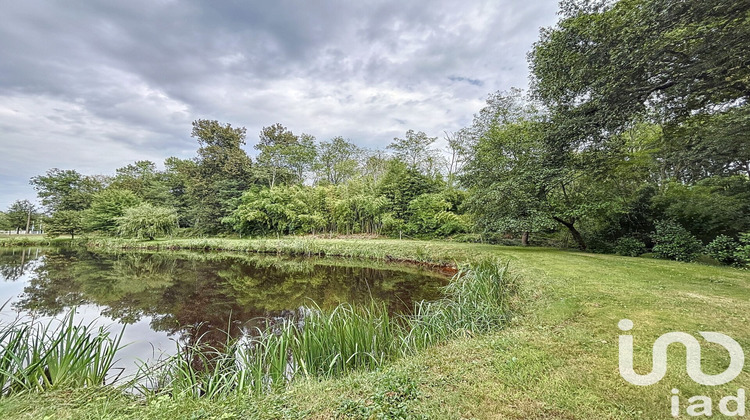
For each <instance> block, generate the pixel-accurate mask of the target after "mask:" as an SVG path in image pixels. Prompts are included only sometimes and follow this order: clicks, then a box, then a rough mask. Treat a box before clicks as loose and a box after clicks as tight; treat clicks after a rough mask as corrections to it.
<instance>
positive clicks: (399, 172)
mask: <svg viewBox="0 0 750 420" xmlns="http://www.w3.org/2000/svg"><path fill="white" fill-rule="evenodd" d="M440 187H441V186H440V184H439V183H438V182H436V181H435V180H434V179H431V178H430V177H428V176H426V175H424V174H422V173H421V172H420V171H418V170H417V169H415V168H411V167H408V166H407V165H406V164H405V163H404V162H402V161H400V160H391V161H390V162H389V164H388V169H387V170H386V172H385V174H384V175H383V176H382V178H381V179H380V180H379V181H378V185H377V194H378V195H382V196H384V197H385V198H386V199H388V201H389V202H390V203H391V211H392V213H393V217H395V218H397V219H401V220H408V219H409V216H410V212H409V203H411V202H412V200H414V199H415V198H417V197H419V196H420V195H422V194H427V193H433V192H438V191H439V189H440Z"/></svg>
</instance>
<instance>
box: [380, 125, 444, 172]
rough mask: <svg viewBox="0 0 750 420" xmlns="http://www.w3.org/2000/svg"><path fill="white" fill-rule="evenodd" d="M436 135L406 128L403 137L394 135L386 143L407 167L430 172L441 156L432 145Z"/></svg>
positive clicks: (436, 165)
mask: <svg viewBox="0 0 750 420" xmlns="http://www.w3.org/2000/svg"><path fill="white" fill-rule="evenodd" d="M436 140H437V137H430V136H428V135H427V134H425V133H424V132H422V131H419V132H415V131H414V130H408V131H407V132H406V135H405V136H404V137H403V138H400V137H395V138H394V139H393V141H392V142H391V143H390V144H389V145H388V149H391V150H393V153H394V155H395V157H396V159H398V160H400V161H402V162H404V163H405V164H406V166H408V167H409V169H413V170H418V171H420V172H422V173H426V174H432V173H433V172H435V170H436V168H437V167H438V166H439V165H438V161H439V159H440V158H441V156H440V155H439V154H438V152H437V151H436V150H435V149H433V147H432V145H433V143H435V141H436Z"/></svg>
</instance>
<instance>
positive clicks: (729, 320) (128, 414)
mask: <svg viewBox="0 0 750 420" xmlns="http://www.w3.org/2000/svg"><path fill="white" fill-rule="evenodd" d="M122 244H124V242H118V241H107V242H106V243H105V242H100V243H98V245H99V246H107V247H117V246H120V245H122ZM127 245H128V246H141V245H147V246H150V247H155V246H158V247H160V248H163V249H168V248H177V247H180V248H194V249H208V248H211V249H232V250H238V251H262V252H280V253H296V254H310V255H312V254H326V255H340V256H352V257H355V256H356V257H368V258H375V259H388V258H392V259H405V260H413V261H420V262H430V263H441V264H444V263H452V262H459V263H460V262H464V261H469V260H476V259H480V258H483V257H487V256H492V257H499V258H501V259H503V260H505V261H508V262H509V263H510V267H511V270H512V271H513V272H514V273H516V274H518V275H519V276H520V278H521V287H522V295H523V307H522V313H521V314H520V316H519V317H518V318H516V320H515V321H514V322H513V324H512V325H511V326H510V327H508V328H506V329H504V330H502V331H499V332H495V333H491V334H487V335H479V336H474V337H466V338H460V339H454V340H452V341H450V342H448V343H447V344H443V345H439V346H436V347H430V348H428V349H426V350H422V351H420V352H419V353H417V354H416V355H414V356H409V357H406V358H403V359H400V360H397V361H395V362H393V363H390V364H388V365H386V367H385V368H382V369H380V370H378V371H375V372H355V373H351V374H347V375H345V376H343V377H340V378H337V379H329V380H320V381H300V382H297V383H295V384H294V385H292V386H291V387H290V388H289V389H287V390H284V391H280V392H278V393H274V394H270V395H268V396H264V397H261V398H241V399H231V400H226V399H225V400H209V399H200V398H196V399H189V398H182V399H170V398H167V397H159V398H157V399H154V400H151V401H148V402H147V403H144V402H143V401H140V400H137V399H133V398H130V397H126V396H124V395H122V394H120V393H118V392H116V391H113V390H109V389H104V390H99V389H79V390H75V391H55V392H50V393H46V394H26V395H21V396H15V397H11V398H7V399H4V400H3V401H2V404H1V405H0V417H2V418H45V417H49V418H171V419H174V418H248V417H249V418H307V417H310V418H331V417H333V418H336V417H339V418H394V417H395V418H399V417H402V418H447V419H452V418H462V417H463V418H517V419H524V418H564V419H569V418H582V419H588V418H623V419H626V418H654V419H656V418H669V417H670V415H669V411H670V404H669V398H670V397H671V395H672V394H671V392H670V391H671V390H672V389H673V388H677V389H679V390H680V396H681V399H680V404H681V407H682V410H681V412H682V415H683V416H685V407H686V406H687V405H688V404H687V402H686V401H687V398H688V397H690V396H693V395H706V396H709V397H712V398H713V400H714V411H715V412H716V413H715V414H716V416H717V417H719V414H718V412H717V411H718V408H717V405H718V401H719V399H720V398H721V397H723V396H726V395H732V394H734V395H736V394H737V389H738V388H743V387H747V386H748V385H750V371H749V370H748V369H747V368H745V370H744V371H743V373H742V374H741V375H740V376H739V377H737V378H736V379H735V380H734V381H732V382H730V383H729V384H726V385H723V386H717V387H706V386H700V385H698V384H696V383H694V382H693V381H692V380H690V378H689V377H688V376H687V375H686V374H685V363H684V360H685V350H684V348H681V347H680V346H671V347H670V352H669V360H670V364H669V369H668V374H667V376H666V377H665V378H664V379H663V380H662V381H661V382H659V383H658V384H656V385H652V386H649V387H637V386H634V385H630V384H629V383H627V382H625V381H624V380H623V379H622V378H621V377H620V375H619V373H618V344H617V340H618V335H619V334H620V331H619V330H618V328H617V322H618V321H619V320H620V319H623V318H629V319H631V320H633V321H634V323H635V328H634V329H633V330H632V331H631V333H632V334H633V335H634V337H635V346H636V357H635V360H636V369H637V370H638V371H639V372H640V373H646V372H647V371H649V370H650V357H651V351H650V350H651V345H652V343H653V342H654V340H655V339H656V338H657V337H658V336H660V335H662V334H664V333H666V332H670V331H685V332H688V333H690V334H694V335H695V333H696V332H697V331H719V332H723V333H725V334H727V335H729V336H731V337H733V338H734V339H735V340H737V341H738V342H739V343H740V345H742V347H743V348H744V349H746V350H747V349H750V331H748V329H747V322H748V319H747V317H748V315H747V314H748V313H750V272H748V271H741V270H735V269H731V268H721V267H710V266H703V265H699V264H685V263H677V262H670V261H660V260H652V259H644V258H627V257H617V256H611V255H595V254H587V253H579V252H568V251H562V250H555V249H543V248H515V247H499V246H491V245H481V244H455V243H446V242H435V241H398V240H308V239H281V240H230V239H225V240H223V239H206V240H196V239H184V240H183V239H180V240H166V241H154V242H148V243H146V242H142V243H134V242H128V243H127ZM703 350H704V352H703V370H704V371H705V372H706V373H719V372H721V371H723V370H724V368H725V367H726V365H727V363H728V357H727V355H726V352H725V351H723V350H722V349H721V348H720V347H718V346H714V345H706V344H705V342H704V343H703Z"/></svg>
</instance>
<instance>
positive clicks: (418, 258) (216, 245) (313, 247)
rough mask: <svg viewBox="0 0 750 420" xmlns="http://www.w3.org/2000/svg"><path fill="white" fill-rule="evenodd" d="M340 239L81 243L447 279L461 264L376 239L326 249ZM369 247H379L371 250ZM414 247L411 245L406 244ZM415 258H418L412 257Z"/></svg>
mask: <svg viewBox="0 0 750 420" xmlns="http://www.w3.org/2000/svg"><path fill="white" fill-rule="evenodd" d="M331 241H336V242H340V241H341V240H338V239H319V238H301V239H300V238H282V239H221V238H208V239H167V240H161V241H156V242H152V241H149V242H143V241H133V240H126V239H93V240H86V241H85V242H83V241H82V242H79V243H81V244H83V246H85V247H86V248H104V249H118V250H146V251H217V252H230V251H231V252H247V253H257V254H276V255H290V256H303V257H313V256H316V257H338V258H363V259H369V260H376V261H384V262H387V263H397V264H404V265H412V266H416V267H423V268H427V269H430V270H434V271H436V272H438V273H439V274H442V275H445V276H449V277H450V276H453V275H455V274H456V273H458V271H459V263H458V262H456V261H451V262H448V261H445V260H442V259H434V258H432V257H431V255H430V253H429V252H427V251H422V252H408V253H406V254H404V253H403V252H399V251H396V252H392V253H387V252H386V253H384V252H380V249H378V248H380V246H379V245H382V244H383V243H382V242H380V241H381V240H377V239H355V240H348V242H349V243H350V244H352V243H356V244H357V245H360V246H361V249H360V250H353V249H352V248H349V247H344V248H340V247H333V248H331V247H327V246H325V245H326V244H327V243H328V242H331ZM370 241H372V243H371V244H369V245H378V246H373V247H368V244H367V242H370ZM406 242H407V243H413V242H412V241H406ZM410 254H416V255H410Z"/></svg>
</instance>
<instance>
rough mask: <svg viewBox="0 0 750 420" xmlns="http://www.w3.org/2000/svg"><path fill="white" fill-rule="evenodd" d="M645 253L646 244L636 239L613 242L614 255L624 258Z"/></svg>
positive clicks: (628, 238) (622, 239) (624, 238)
mask: <svg viewBox="0 0 750 420" xmlns="http://www.w3.org/2000/svg"><path fill="white" fill-rule="evenodd" d="M644 252H646V244H644V243H643V242H641V241H640V240H638V239H636V238H630V237H622V238H620V239H618V240H617V241H616V242H615V253H616V254H617V255H623V256H626V257H637V256H639V255H641V254H643V253H644Z"/></svg>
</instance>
